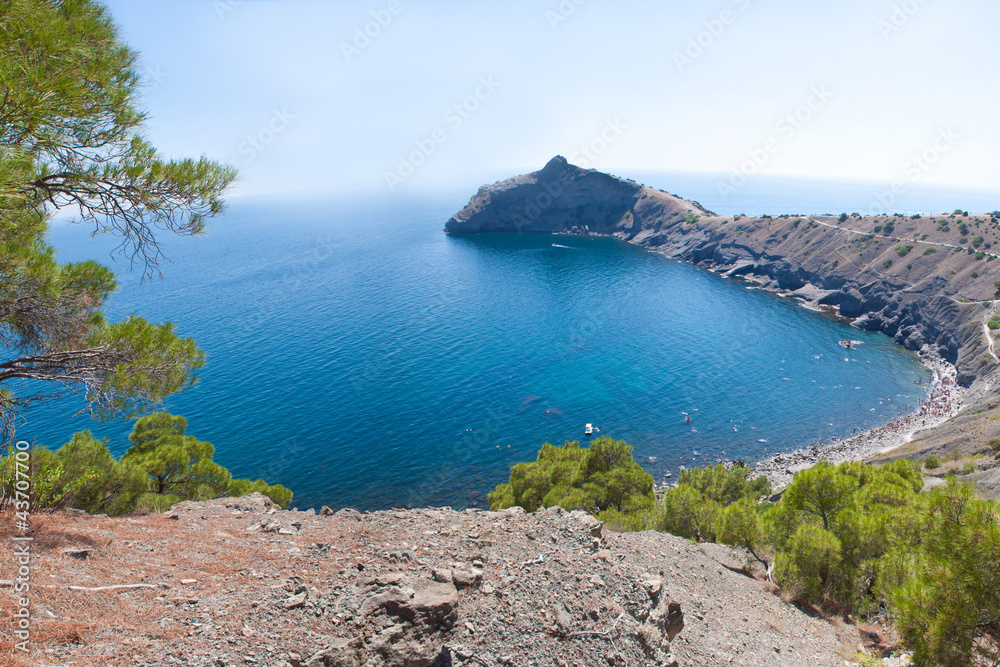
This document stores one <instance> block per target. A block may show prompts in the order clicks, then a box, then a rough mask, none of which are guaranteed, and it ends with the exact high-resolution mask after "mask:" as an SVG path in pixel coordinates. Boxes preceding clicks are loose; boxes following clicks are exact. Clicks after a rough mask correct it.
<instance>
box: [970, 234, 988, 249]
mask: <svg viewBox="0 0 1000 667" xmlns="http://www.w3.org/2000/svg"><path fill="white" fill-rule="evenodd" d="M983 241H985V239H984V238H983V237H982V236H977V237H976V238H974V239H972V245H974V246H976V247H979V246H981V245H982V244H983Z"/></svg>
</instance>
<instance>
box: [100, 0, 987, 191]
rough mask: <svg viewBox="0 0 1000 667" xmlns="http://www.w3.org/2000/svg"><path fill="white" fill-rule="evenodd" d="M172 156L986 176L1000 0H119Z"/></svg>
mask: <svg viewBox="0 0 1000 667" xmlns="http://www.w3.org/2000/svg"><path fill="white" fill-rule="evenodd" d="M106 4H107V5H108V6H109V7H110V8H111V11H112V13H113V15H114V17H115V19H116V20H117V22H118V23H119V25H120V26H121V28H122V32H123V37H124V38H125V40H126V41H127V42H128V43H129V44H131V45H132V46H133V47H134V48H136V49H137V50H139V51H140V52H141V53H142V56H143V65H144V67H145V69H146V71H147V79H148V80H149V83H150V86H149V89H148V90H147V95H146V101H147V105H148V109H149V112H150V114H151V121H150V132H151V134H152V137H153V139H154V141H155V142H156V143H157V145H158V146H159V147H160V148H161V149H162V150H163V151H164V152H165V153H166V154H169V155H177V156H181V155H192V154H193V155H198V154H202V153H204V154H207V155H209V156H211V157H214V158H218V159H223V160H226V161H229V162H231V163H233V164H234V165H236V166H237V167H239V168H240V170H241V173H242V179H241V182H240V184H239V186H238V190H237V192H238V193H246V194H249V193H266V192H278V191H297V190H312V191H317V190H328V191H338V192H339V191H355V192H356V191H375V192H383V193H386V194H388V193H390V192H396V193H403V194H408V193H419V192H420V191H422V190H426V189H429V188H437V187H449V188H452V187H454V188H458V189H461V188H464V189H469V188H473V189H474V188H475V187H476V186H478V185H479V184H480V183H482V182H483V181H485V180H494V179H496V178H501V177H505V176H509V175H514V174H516V173H522V172H525V171H531V170H534V169H538V168H540V167H541V166H542V165H543V164H544V163H545V162H546V161H547V160H548V159H549V158H550V157H552V156H553V155H555V154H562V155H565V156H566V157H567V158H569V159H570V161H571V162H575V163H577V164H581V165H583V166H589V167H596V168H599V169H602V170H607V171H611V172H613V173H617V174H620V175H625V176H628V175H630V172H637V171H649V170H661V169H662V170H693V171H712V172H725V173H727V174H729V177H728V178H729V180H730V181H731V182H732V183H734V184H739V183H740V182H741V179H742V178H743V177H744V176H746V177H751V178H752V176H753V174H756V173H761V174H775V175H796V176H809V177H821V178H831V179H851V180H878V181H884V182H889V181H893V180H900V181H903V182H906V183H917V182H919V183H923V184H944V185H955V186H967V187H982V188H996V187H997V184H998V183H1000V168H998V166H997V165H998V163H997V159H998V158H1000V127H998V118H1000V86H998V85H997V84H998V78H1000V47H998V46H997V45H996V36H995V34H994V33H995V30H996V26H997V25H1000V5H998V3H996V2H995V0H922V1H921V0H838V1H837V2H808V1H804V0H794V1H793V0H713V1H708V2H690V1H687V2H681V1H680V0H661V1H658V2H653V1H642V2H640V1H627V0H626V1H622V0H616V1H614V2H612V1H611V0H562V1H561V2H560V1H559V0H504V1H503V2H464V3H460V2H444V1H443V0H441V1H434V0H424V1H421V2H416V1H409V0H386V1H375V2H366V1H355V2H346V1H344V2H340V1H329V2H319V1H314V2H295V1H289V0H275V1H253V0H242V1H240V0H172V1H171V2H136V1H135V0H112V1H109V2H107V3H106Z"/></svg>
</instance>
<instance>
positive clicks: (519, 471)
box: [489, 436, 655, 514]
mask: <svg viewBox="0 0 1000 667" xmlns="http://www.w3.org/2000/svg"><path fill="white" fill-rule="evenodd" d="M654 500H655V498H654V496H653V476H652V475H650V474H649V473H647V472H646V471H644V470H643V469H642V468H641V467H640V466H639V464H638V463H636V462H635V461H634V460H633V459H632V448H631V447H630V446H629V445H628V444H626V443H625V442H624V441H622V440H618V441H616V440H613V439H611V438H610V437H608V436H601V437H600V438H597V439H596V440H594V441H593V442H592V443H591V445H590V447H588V448H581V447H580V443H579V442H575V441H574V442H568V441H567V442H566V443H565V444H564V445H563V446H562V447H556V446H554V445H551V444H549V443H545V444H544V445H542V448H541V449H540V450H539V451H538V458H537V459H536V460H535V461H533V462H528V463H518V464H517V465H515V466H514V467H513V468H511V471H510V481H509V482H508V483H506V484H500V485H499V486H497V487H496V488H495V489H493V490H492V491H490V493H489V501H490V509H492V510H499V509H505V508H507V507H515V506H520V507H523V508H524V509H525V511H527V512H534V511H535V510H537V509H539V508H540V507H555V506H559V507H562V508H564V509H568V510H576V509H582V510H586V511H588V512H592V513H594V514H599V513H600V512H603V511H605V510H614V511H615V512H618V513H621V514H629V513H637V512H641V511H646V510H650V509H652V507H653V503H654Z"/></svg>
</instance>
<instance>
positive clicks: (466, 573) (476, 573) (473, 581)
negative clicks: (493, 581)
mask: <svg viewBox="0 0 1000 667" xmlns="http://www.w3.org/2000/svg"><path fill="white" fill-rule="evenodd" d="M451 577H452V583H454V584H455V587H456V588H468V587H470V586H476V585H478V584H479V583H480V582H481V581H482V580H483V572H482V570H476V569H472V570H464V569H455V570H452V572H451Z"/></svg>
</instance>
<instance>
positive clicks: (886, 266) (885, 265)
mask: <svg viewBox="0 0 1000 667" xmlns="http://www.w3.org/2000/svg"><path fill="white" fill-rule="evenodd" d="M890 266H892V260H891V259H887V260H885V261H884V262H882V268H885V269H888V268H889V267H890Z"/></svg>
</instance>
